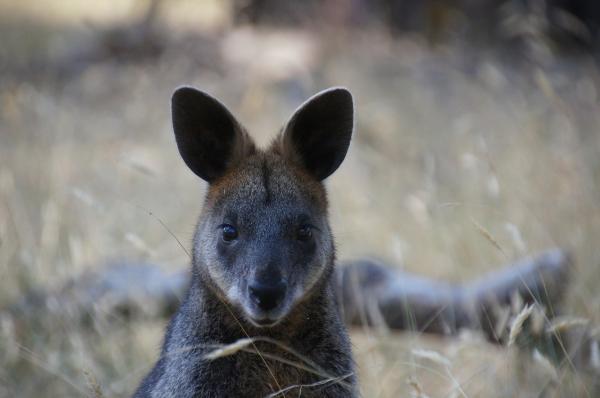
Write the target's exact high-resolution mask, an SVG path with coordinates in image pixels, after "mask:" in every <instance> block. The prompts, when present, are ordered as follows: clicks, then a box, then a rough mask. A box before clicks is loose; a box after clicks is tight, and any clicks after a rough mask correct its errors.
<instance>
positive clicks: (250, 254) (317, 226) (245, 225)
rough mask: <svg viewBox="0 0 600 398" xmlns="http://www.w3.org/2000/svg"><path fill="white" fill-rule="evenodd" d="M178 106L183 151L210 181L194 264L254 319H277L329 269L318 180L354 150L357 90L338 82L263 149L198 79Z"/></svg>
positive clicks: (329, 241)
mask: <svg viewBox="0 0 600 398" xmlns="http://www.w3.org/2000/svg"><path fill="white" fill-rule="evenodd" d="M172 113H173V127H174V131H175V138H176V141H177V146H178V148H179V152H180V154H181V156H182V158H183V160H184V161H185V163H186V164H187V165H188V167H189V168H190V169H191V170H192V171H193V172H194V173H195V174H197V175H198V176H199V177H200V178H202V179H203V180H205V181H207V182H208V183H209V189H208V193H207V197H206V201H205V204H204V208H203V211H202V213H201V215H200V218H199V220H198V226H197V230H196V235H195V239H194V250H193V252H194V258H193V267H194V273H195V275H196V276H197V277H198V278H200V279H199V280H201V281H202V283H203V284H204V285H206V286H207V287H208V288H209V289H210V290H211V292H212V293H214V294H216V295H217V296H218V297H219V298H220V299H221V300H223V301H224V302H225V303H226V304H227V305H230V306H232V307H233V308H235V309H237V311H238V312H239V313H241V314H242V315H243V316H244V318H245V319H246V320H247V321H249V322H250V323H251V324H252V325H254V326H256V327H271V326H274V325H276V324H278V323H279V322H281V321H282V320H284V319H286V317H288V316H289V315H290V313H292V312H293V310H294V308H297V307H298V305H299V304H300V303H302V302H303V301H305V300H307V299H308V298H309V297H310V296H311V293H312V292H313V291H314V290H315V289H316V288H317V286H320V285H322V283H323V281H326V280H327V279H328V277H329V275H330V274H331V271H332V267H333V260H334V244H333V238H332V234H331V230H330V226H329V222H328V218H327V199H326V193H325V188H324V186H323V183H322V181H323V180H324V179H325V178H327V177H328V176H329V175H331V174H332V173H333V172H334V171H335V170H336V169H337V168H338V167H339V166H340V164H341V163H342V161H343V160H344V157H345V155H346V152H347V150H348V146H349V144H350V138H351V135H352V130H353V104H352V96H351V94H350V93H349V92H348V91H347V90H346V89H343V88H332V89H329V90H326V91H323V92H321V93H319V94H317V95H315V96H314V97H312V98H310V99H309V100H308V101H306V102H305V103H304V104H303V105H301V106H300V107H299V108H298V109H297V110H296V111H295V112H294V113H293V115H292V117H291V118H290V120H289V121H288V122H287V123H286V124H285V126H284V128H283V129H282V131H281V132H280V134H279V135H278V136H277V137H276V139H275V140H274V141H273V143H272V144H271V145H270V146H269V147H268V148H266V149H259V148H257V147H256V145H255V144H254V142H253V141H252V139H251V138H250V137H249V135H248V134H247V133H246V130H245V129H244V128H243V127H242V125H241V124H240V123H239V122H238V121H237V120H236V119H235V118H234V116H233V115H232V114H231V113H230V112H229V111H228V110H227V108H226V107H225V106H224V105H223V104H221V103H220V102H219V101H217V100H216V99H214V98H213V97H211V96H210V95H208V94H206V93H203V92H201V91H198V90H196V89H194V88H191V87H182V88H179V89H178V90H176V91H175V93H174V94H173V98H172Z"/></svg>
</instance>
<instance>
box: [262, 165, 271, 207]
mask: <svg viewBox="0 0 600 398" xmlns="http://www.w3.org/2000/svg"><path fill="white" fill-rule="evenodd" d="M269 174H270V173H269V167H268V166H267V159H264V160H263V162H262V182H263V186H264V188H265V204H267V205H268V204H270V203H271V189H270V186H269Z"/></svg>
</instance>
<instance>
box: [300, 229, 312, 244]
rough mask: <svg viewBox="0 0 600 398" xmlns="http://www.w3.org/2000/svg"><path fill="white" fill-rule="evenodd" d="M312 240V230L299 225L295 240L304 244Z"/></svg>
mask: <svg viewBox="0 0 600 398" xmlns="http://www.w3.org/2000/svg"><path fill="white" fill-rule="evenodd" d="M311 238H312V228H311V227H310V225H301V226H300V227H299V228H298V231H296V239H298V240H299V241H302V242H306V241H308V240H310V239H311Z"/></svg>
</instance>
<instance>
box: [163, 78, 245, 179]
mask: <svg viewBox="0 0 600 398" xmlns="http://www.w3.org/2000/svg"><path fill="white" fill-rule="evenodd" d="M171 113H172V118H173V131H174V132H175V140H176V141H177V147H178V148H179V153H180V154H181V157H182V158H183V160H184V161H185V163H186V164H187V165H188V167H189V168H190V169H191V170H192V171H193V172H194V173H196V175H198V176H199V177H200V178H202V179H203V180H205V181H208V182H209V183H210V182H213V181H214V180H215V179H217V178H219V177H220V176H222V175H223V174H224V173H225V172H226V171H227V170H228V169H229V168H230V167H231V166H233V165H234V164H235V163H236V162H238V161H240V160H241V159H243V158H244V157H245V156H247V155H249V154H251V153H253V152H254V151H255V147H254V143H253V142H252V140H251V139H250V137H248V135H247V134H246V132H245V130H244V128H243V127H242V126H241V125H240V124H239V123H238V121H237V120H236V119H235V118H234V117H233V115H232V114H231V113H230V112H229V111H228V110H227V108H226V107H225V105H223V104H221V103H220V102H219V101H218V100H216V99H215V98H213V97H211V96H210V95H208V94H206V93H204V92H202V91H199V90H196V89H195V88H192V87H180V88H178V89H177V90H175V92H174V93H173V97H172V99H171Z"/></svg>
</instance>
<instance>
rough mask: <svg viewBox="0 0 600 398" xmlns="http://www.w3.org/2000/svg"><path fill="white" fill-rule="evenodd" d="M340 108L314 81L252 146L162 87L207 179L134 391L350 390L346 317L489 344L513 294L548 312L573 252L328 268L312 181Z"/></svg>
mask: <svg viewBox="0 0 600 398" xmlns="http://www.w3.org/2000/svg"><path fill="white" fill-rule="evenodd" d="M353 114H354V110H353V100H352V96H351V94H350V93H349V92H348V91H347V90H346V89H344V88H331V89H328V90H325V91H323V92H321V93H319V94H317V95H315V96H313V97H312V98H310V99H309V100H307V101H306V102H305V103H304V104H303V105H301V106H300V107H299V108H298V109H297V110H296V111H295V112H294V113H293V115H292V117H291V118H290V120H289V121H288V122H287V124H285V126H284V128H283V129H282V131H281V132H280V133H279V135H278V136H277V137H276V138H275V140H274V141H273V142H272V144H271V145H270V146H269V147H268V148H267V149H259V148H257V147H256V146H255V144H254V143H253V141H252V139H251V138H250V137H249V136H248V134H247V132H246V130H245V129H244V128H243V127H242V126H241V124H240V123H239V122H238V121H237V120H236V119H235V118H234V117H233V116H232V114H231V113H230V112H229V111H228V110H227V108H225V106H224V105H222V104H221V103H220V102H219V101H217V100H216V99H214V98H213V97H211V96H209V95H208V94H206V93H203V92H201V91H198V90H196V89H194V88H191V87H182V88H179V89H178V90H176V91H175V93H174V94H173V98H172V116H173V129H174V132H175V139H176V142H177V146H178V148H179V152H180V154H181V156H182V158H183V160H184V161H185V163H186V164H187V165H188V167H189V168H190V169H191V170H192V171H193V172H194V173H195V174H197V175H198V176H199V177H200V178H202V179H203V180H205V181H207V182H208V183H209V188H208V192H207V195H206V198H205V203H204V207H203V210H202V213H201V215H200V218H199V220H198V224H197V228H196V232H195V236H194V239H193V254H192V273H191V274H192V277H191V281H190V284H189V287H188V289H187V292H186V294H185V297H184V299H183V302H182V303H181V305H180V308H179V310H178V312H177V313H176V314H175V316H174V317H173V318H172V320H171V322H170V324H169V326H168V328H167V332H166V336H165V339H164V344H163V348H162V352H161V356H160V359H159V360H158V362H157V364H156V365H155V366H154V368H153V370H152V371H151V372H150V374H148V375H147V376H146V378H145V379H144V381H143V382H142V384H141V385H140V387H139V388H138V390H137V392H136V393H135V395H134V396H135V397H275V396H285V394H286V393H288V395H293V396H298V395H301V396H303V397H311V396H314V397H354V396H358V395H359V392H358V387H357V380H356V376H355V369H354V363H353V359H352V351H351V347H350V342H349V338H348V334H347V331H346V328H345V326H344V325H345V323H347V324H359V325H374V324H375V325H377V324H383V325H384V326H385V327H390V328H394V329H412V330H418V331H421V332H432V333H442V334H454V333H456V332H457V331H458V330H459V329H461V328H465V327H469V328H477V329H481V330H483V331H484V333H486V335H487V336H488V338H489V339H490V340H492V341H497V342H500V341H502V336H501V335H500V336H499V335H498V334H497V322H496V321H497V317H498V311H497V310H498V308H499V306H501V305H506V304H507V303H509V302H510V301H511V298H512V296H513V294H514V293H518V294H519V295H521V297H522V298H523V299H524V300H525V301H526V302H533V301H536V302H538V303H540V304H543V305H546V306H547V307H548V308H549V314H551V313H552V312H553V311H554V307H555V305H556V304H557V303H558V302H559V301H560V299H561V297H562V294H563V292H564V289H565V286H566V283H565V280H566V278H567V276H568V269H569V265H570V263H571V261H572V260H571V258H570V256H569V255H568V254H567V253H566V252H564V251H562V250H551V251H547V252H545V253H543V254H541V255H539V256H537V257H531V258H526V259H523V260H522V261H520V262H518V263H516V264H515V265H514V266H513V267H511V268H509V269H505V270H502V271H499V272H496V273H491V274H489V275H487V276H485V277H483V278H481V279H479V280H475V281H473V282H470V283H467V284H464V285H455V284H448V283H444V282H437V281H433V280H430V279H426V278H422V277H418V276H415V275H411V274H408V273H403V272H398V271H393V270H392V268H391V267H386V266H385V265H384V264H382V263H381V262H378V261H373V260H360V261H356V262H353V263H349V264H347V265H346V266H344V267H341V268H339V269H338V270H337V271H336V270H335V269H334V264H335V247H334V242H333V237H332V233H331V228H330V226H329V221H328V216H327V206H328V205H327V196H326V192H325V187H324V185H323V183H322V182H323V180H324V179H326V178H327V177H329V176H330V175H331V174H332V173H333V172H334V171H335V170H336V169H337V168H338V167H339V166H340V164H341V163H342V161H343V160H344V157H345V156H346V152H347V150H348V146H349V144H350V139H351V136H352V131H353V123H354V121H353ZM219 348H221V351H220V352H219V351H218V349H219ZM215 350H217V351H215ZM215 352H216V353H217V355H215Z"/></svg>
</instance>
